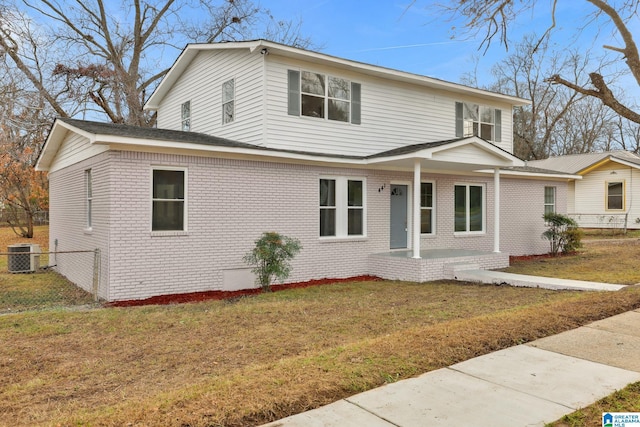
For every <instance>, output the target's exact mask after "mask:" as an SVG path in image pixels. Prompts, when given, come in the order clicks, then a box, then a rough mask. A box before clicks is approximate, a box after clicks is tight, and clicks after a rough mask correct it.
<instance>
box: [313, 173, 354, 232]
mask: <svg viewBox="0 0 640 427" xmlns="http://www.w3.org/2000/svg"><path fill="white" fill-rule="evenodd" d="M319 193H320V237H348V236H363V235H364V234H365V190H364V180H363V179H352V178H347V177H338V178H321V179H320V192H319Z"/></svg>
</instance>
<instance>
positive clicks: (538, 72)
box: [467, 35, 612, 160]
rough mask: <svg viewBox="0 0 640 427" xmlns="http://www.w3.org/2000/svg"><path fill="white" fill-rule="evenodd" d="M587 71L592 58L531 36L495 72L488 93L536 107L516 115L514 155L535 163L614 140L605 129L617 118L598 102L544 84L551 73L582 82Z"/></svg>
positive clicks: (518, 110)
mask: <svg viewBox="0 0 640 427" xmlns="http://www.w3.org/2000/svg"><path fill="white" fill-rule="evenodd" d="M588 65H589V61H588V53H586V54H585V55H582V54H580V53H578V52H561V53H560V52H557V51H553V50H552V49H550V48H549V46H548V44H547V42H546V41H543V42H542V43H539V42H538V39H537V37H536V36H534V35H529V36H525V37H524V38H523V40H522V41H520V42H519V43H517V44H516V45H515V49H513V52H512V53H511V54H510V55H508V56H507V57H506V58H505V59H503V60H502V61H500V62H499V63H497V64H495V65H494V66H493V67H492V69H491V74H492V76H493V78H494V81H493V83H491V84H489V85H487V86H486V88H487V89H489V90H492V91H496V92H501V93H507V94H511V95H514V96H518V97H521V98H526V99H529V100H531V105H526V106H520V107H517V108H516V109H515V110H514V154H516V155H517V156H519V157H521V158H523V159H527V160H535V159H543V158H546V157H548V156H550V155H559V154H570V153H583V152H588V151H592V150H594V149H596V147H600V146H602V145H603V144H604V142H603V141H604V139H606V138H608V137H609V135H610V134H609V133H607V132H606V131H605V129H604V128H605V125H604V123H603V121H604V120H609V119H610V117H609V116H611V115H612V114H611V113H610V112H609V110H608V109H607V108H606V107H604V106H603V105H602V104H601V103H599V102H598V101H597V100H595V99H593V98H589V97H587V96H584V95H582V94H579V93H577V92H575V91H572V90H570V89H568V88H566V87H562V86H554V85H549V84H548V83H547V82H546V81H545V76H546V75H548V73H550V72H553V73H557V72H562V73H564V74H566V75H570V76H571V79H572V80H573V81H575V82H579V81H582V80H584V79H585V78H586V71H585V70H586V68H587V67H588ZM467 80H473V79H468V78H467Z"/></svg>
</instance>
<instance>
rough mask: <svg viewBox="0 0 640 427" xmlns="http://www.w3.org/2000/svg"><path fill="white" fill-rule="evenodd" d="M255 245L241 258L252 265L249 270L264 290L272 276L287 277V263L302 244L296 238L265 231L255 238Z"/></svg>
mask: <svg viewBox="0 0 640 427" xmlns="http://www.w3.org/2000/svg"><path fill="white" fill-rule="evenodd" d="M255 244H256V245H255V247H254V248H253V249H252V250H251V252H249V253H247V254H246V255H245V256H244V257H243V258H242V259H243V260H244V262H245V263H247V264H249V265H253V266H254V267H253V268H252V269H251V271H252V272H253V273H254V274H255V275H256V279H257V282H258V284H259V285H260V286H262V289H263V290H265V291H270V290H271V281H272V280H273V279H274V278H277V279H279V280H284V279H286V278H287V277H289V273H290V272H291V264H290V263H289V261H290V260H292V259H293V258H294V257H295V256H296V255H297V254H298V252H300V249H302V246H301V245H300V241H299V240H298V239H294V238H291V237H287V236H282V235H281V234H278V233H275V232H265V233H262V236H261V237H260V238H259V239H258V240H256V242H255Z"/></svg>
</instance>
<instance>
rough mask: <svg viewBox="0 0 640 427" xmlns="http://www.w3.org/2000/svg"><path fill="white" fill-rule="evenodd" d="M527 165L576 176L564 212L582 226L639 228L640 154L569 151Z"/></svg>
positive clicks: (571, 182) (570, 185)
mask: <svg viewBox="0 0 640 427" xmlns="http://www.w3.org/2000/svg"><path fill="white" fill-rule="evenodd" d="M529 165H531V166H535V167H541V168H546V169H552V170H557V171H560V172H563V173H568V174H573V175H576V176H579V177H580V179H576V180H571V181H570V182H569V186H568V198H567V213H568V214H569V215H570V216H571V217H573V218H574V219H575V220H576V221H577V222H578V224H579V225H580V226H582V227H585V228H628V229H634V228H640V156H638V155H637V154H634V153H630V152H628V151H622V150H618V151H607V152H602V153H588V154H573V155H567V156H557V157H550V158H548V159H545V160H536V161H531V162H529Z"/></svg>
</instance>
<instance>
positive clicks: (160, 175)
mask: <svg viewBox="0 0 640 427" xmlns="http://www.w3.org/2000/svg"><path fill="white" fill-rule="evenodd" d="M186 174H187V171H186V170H185V169H182V168H176V169H153V173H152V176H153V192H152V193H153V194H152V196H151V200H152V209H151V210H152V213H151V230H152V231H183V230H186V223H185V218H186V215H185V210H186V197H185V196H186Z"/></svg>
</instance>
